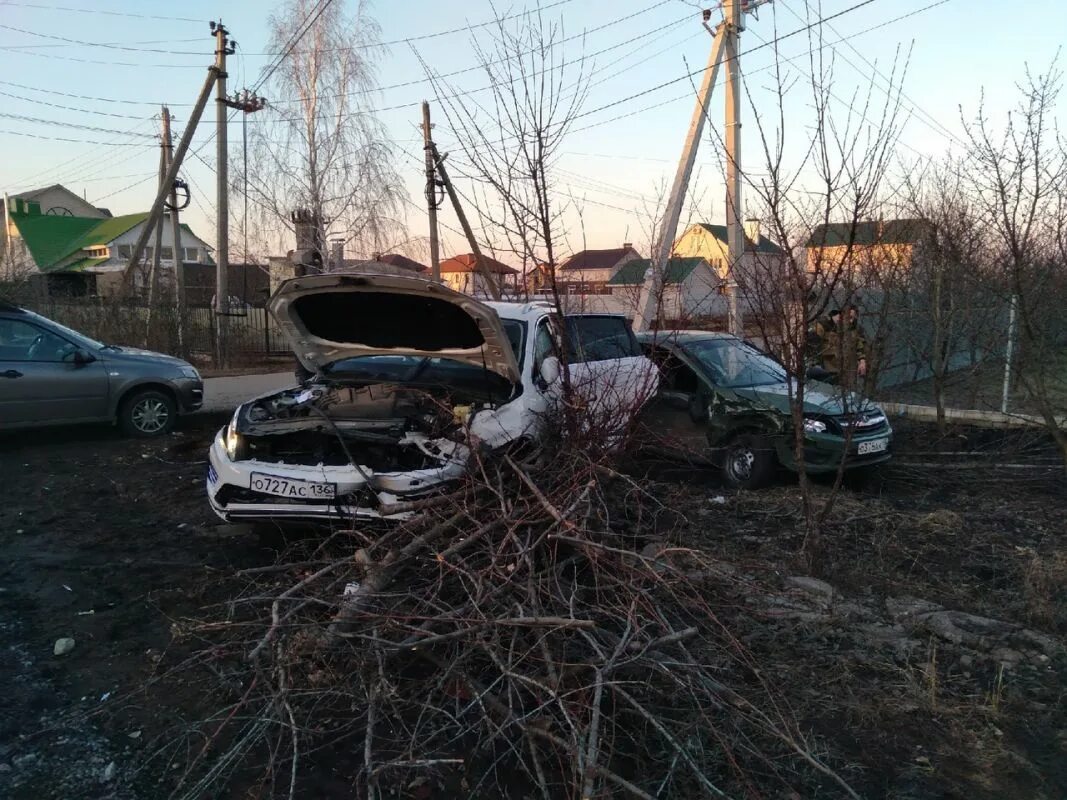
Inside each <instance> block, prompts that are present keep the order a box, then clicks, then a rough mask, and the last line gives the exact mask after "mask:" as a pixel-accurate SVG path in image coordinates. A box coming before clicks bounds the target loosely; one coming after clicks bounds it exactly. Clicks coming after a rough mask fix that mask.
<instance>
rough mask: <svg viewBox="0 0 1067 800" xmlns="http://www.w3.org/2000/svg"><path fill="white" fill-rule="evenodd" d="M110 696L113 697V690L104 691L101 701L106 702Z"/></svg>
mask: <svg viewBox="0 0 1067 800" xmlns="http://www.w3.org/2000/svg"><path fill="white" fill-rule="evenodd" d="M109 697H111V692H104V693H103V694H102V695H100V702H101V703H103V702H105V701H106V700H107V699H108V698H109Z"/></svg>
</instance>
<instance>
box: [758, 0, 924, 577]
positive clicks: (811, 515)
mask: <svg viewBox="0 0 1067 800" xmlns="http://www.w3.org/2000/svg"><path fill="white" fill-rule="evenodd" d="M810 13H811V12H810V10H809V16H810ZM808 36H809V44H810V60H809V62H808V64H807V69H804V68H800V75H799V76H798V75H797V73H796V72H795V71H794V70H793V69H791V68H790V67H789V66H788V65H787V62H786V59H785V58H784V57H783V56H782V55H781V53H780V52H778V45H777V38H776V39H775V42H776V43H775V67H774V73H773V78H772V80H771V82H770V84H771V85H770V92H771V93H772V96H773V97H774V98H775V102H774V103H773V104H772V106H771V109H772V110H770V111H766V110H764V109H765V108H766V106H765V104H763V103H760V102H757V101H756V100H755V98H754V94H753V89H754V87H753V85H752V84H751V83H750V84H748V85H747V86H746V92H747V95H748V100H749V105H750V106H751V115H752V118H753V122H754V125H753V126H752V127H753V128H754V129H755V131H756V135H755V136H753V137H751V138H750V140H749V141H752V142H753V143H754V145H755V144H756V142H758V152H759V153H760V158H761V160H762V161H763V164H762V166H761V168H762V173H761V174H759V175H755V174H752V175H748V176H746V183H747V198H748V203H749V204H750V207H751V209H752V213H753V215H754V216H756V217H758V218H760V220H761V223H762V225H763V227H764V229H765V230H768V231H769V232H770V235H771V236H772V238H774V239H775V240H776V241H777V242H778V243H779V244H780V245H781V247H782V248H783V251H784V254H783V255H782V256H774V257H768V256H766V255H763V254H760V253H758V252H755V253H752V254H751V258H750V259H749V260H748V262H747V263H746V264H745V265H743V270H744V272H745V273H746V274H744V275H743V282H744V286H745V294H746V297H745V304H746V305H747V306H748V307H749V308H750V309H751V310H752V312H753V317H754V319H753V322H754V324H755V325H756V326H757V327H759V328H760V329H761V333H762V336H763V338H764V340H765V341H767V342H773V343H774V346H775V350H776V354H777V355H778V357H779V358H780V360H781V361H782V364H783V365H784V366H785V368H786V370H787V372H788V373H789V375H790V378H791V380H790V384H789V385H790V390H789V403H790V410H791V421H792V425H791V437H792V450H793V457H794V460H795V462H796V464H797V469H798V472H799V476H800V487H801V495H802V501H803V506H804V517H805V521H806V529H807V536H806V540H805V551H806V553H807V554H808V556H809V558H811V557H813V556H814V555H815V554H816V553H817V552H818V550H819V543H820V537H819V529H820V526H821V523H822V521H823V520H824V519H825V517H826V515H827V514H828V513H829V511H830V509H831V507H832V504H833V502H834V497H835V495H836V491H837V488H838V487H839V486H840V484H841V480H842V477H843V468H844V465H843V463H842V464H841V466H839V468H838V472H837V475H836V478H835V481H834V485H833V489H832V490H831V491H830V492H829V494H816V493H815V492H813V491H812V487H811V485H810V481H809V478H808V474H807V469H806V467H805V444H806V433H805V422H806V410H807V401H806V399H805V397H806V394H807V388H808V381H807V372H808V368H809V367H810V366H811V365H812V362H811V352H810V347H809V330H810V328H811V326H812V325H813V323H814V322H815V321H816V320H818V319H820V317H822V316H824V315H825V314H826V313H827V311H828V310H829V308H830V306H832V305H835V304H836V305H843V304H846V303H849V302H853V301H854V300H855V299H856V296H857V292H858V290H859V289H860V288H861V286H862V284H863V281H864V279H865V276H864V258H863V256H864V249H863V241H862V240H861V238H860V233H861V231H862V227H863V223H865V222H867V221H869V220H871V219H873V218H876V217H877V214H878V209H879V206H880V201H881V199H882V194H883V192H884V189H885V187H884V183H885V178H886V174H887V170H888V168H889V166H890V164H891V161H892V158H893V152H894V146H895V144H896V141H897V139H898V135H899V130H900V105H901V103H900V84H901V82H902V79H903V75H902V72H901V71H900V69H899V68H898V66H897V64H894V66H893V69H892V71H891V73H890V76H889V79H888V85H889V88H888V89H882V88H881V87H879V86H878V84H877V83H876V80H875V78H873V77H872V78H870V79H869V82H868V83H867V84H865V85H861V86H859V87H858V88H857V89H856V90H855V91H854V92H852V93H851V94H849V95H848V96H847V97H846V98H841V97H839V95H838V94H837V91H839V89H838V88H837V86H836V84H835V79H834V63H833V59H832V56H831V55H830V54H831V53H832V51H831V50H829V49H828V48H825V47H824V46H823V41H822V26H821V25H818V24H814V23H813V24H812V25H811V27H810V28H809V33H808ZM799 86H804V88H805V91H806V93H807V94H808V95H809V96H810V100H809V102H808V108H809V109H810V114H811V117H810V119H809V120H807V121H806V122H801V121H800V120H797V119H795V118H793V117H790V118H789V119H788V121H787V119H786V111H785V109H786V95H787V94H788V93H791V92H793V91H795V90H796V89H797V88H798V87H799ZM879 94H881V95H882V96H881V97H880V98H879ZM835 104H836V106H837V107H836V108H835ZM793 132H801V133H799V135H800V136H802V137H803V140H802V142H800V144H802V147H801V148H799V152H801V153H803V156H802V158H801V159H800V160H799V161H797V160H795V159H791V158H789V157H788V156H787V143H788V144H789V145H790V148H789V151H790V152H795V151H797V150H798V148H797V147H796V143H794V142H791V141H788V140H789V139H790V138H791V137H792V135H793ZM753 149H756V148H755V147H752V148H750V150H749V152H751V151H752V150H753ZM802 174H806V175H813V176H814V177H807V178H804V177H802ZM839 338H840V345H839V346H840V347H841V348H842V352H841V353H839V359H840V361H841V363H847V357H848V353H846V352H844V350H845V349H846V348H847V347H848V346H849V345H848V343H847V337H845V336H841V337H839ZM862 388H863V387H862V384H861V383H860V382H859V378H858V376H857V375H856V373H855V372H850V371H849V370H848V369H843V370H842V372H841V375H840V380H839V384H838V386H837V394H838V398H839V400H840V403H841V405H842V408H843V409H844V417H843V419H844V420H846V424H845V427H844V430H845V434H846V448H847V447H848V446H849V444H850V441H851V435H852V431H853V427H852V426H851V425H850V424H847V420H848V419H849V418H850V416H851V415H852V414H854V413H855V412H857V411H859V410H861V409H860V408H859V407H857V403H856V398H857V396H856V394H855V392H854V390H859V389H862ZM861 402H862V401H861Z"/></svg>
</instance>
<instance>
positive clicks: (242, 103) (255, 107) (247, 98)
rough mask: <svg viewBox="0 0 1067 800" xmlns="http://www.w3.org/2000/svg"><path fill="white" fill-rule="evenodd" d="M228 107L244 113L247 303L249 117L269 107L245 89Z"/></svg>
mask: <svg viewBox="0 0 1067 800" xmlns="http://www.w3.org/2000/svg"><path fill="white" fill-rule="evenodd" d="M226 106H227V107H228V108H235V109H237V110H238V111H242V112H244V113H243V114H242V116H241V143H242V150H241V153H242V156H243V161H244V164H243V167H242V170H243V173H244V174H243V176H242V181H243V183H244V188H243V190H242V192H241V195H242V197H243V200H244V206H245V207H244V216H243V217H242V218H241V238H242V240H243V241H242V245H241V248H242V249H241V258H242V260H243V261H244V266H243V267H242V270H241V276H242V281H243V285H242V290H243V291H242V294H241V297H242V299H244V300H245V301H246V302H247V300H248V115H249V114H254V113H256V112H257V111H262V110H263V109H264V108H266V107H267V101H266V99H265V98H262V97H260V96H259V95H257V94H256V93H255V92H250V91H248V89H245V90H243V91H240V92H234V93H233V97H231V98H228V99H227V100H226Z"/></svg>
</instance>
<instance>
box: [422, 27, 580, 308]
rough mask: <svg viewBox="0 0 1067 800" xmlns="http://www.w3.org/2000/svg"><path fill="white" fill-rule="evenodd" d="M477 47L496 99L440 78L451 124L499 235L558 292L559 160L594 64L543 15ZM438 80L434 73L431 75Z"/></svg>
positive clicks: (483, 212)
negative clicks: (574, 49) (457, 88)
mask: <svg viewBox="0 0 1067 800" xmlns="http://www.w3.org/2000/svg"><path fill="white" fill-rule="evenodd" d="M492 31H493V33H492V36H491V38H490V39H489V40H488V41H479V40H475V41H474V42H473V49H474V53H475V57H476V59H477V62H478V64H479V65H480V66H481V69H482V72H483V73H484V75H485V77H486V78H487V79H488V83H489V86H490V89H489V97H488V99H486V100H484V101H483V100H479V99H478V97H477V95H476V94H473V93H467V94H461V93H459V92H456V91H454V90H452V89H451V87H449V86H448V85H447V84H446V83H444V82H442V81H441V80H440V79H439V78H435V79H434V83H435V86H436V87H437V93H438V99H439V100H440V102H441V104H442V106H443V108H444V111H445V115H446V117H447V119H448V123H449V126H450V127H451V128H452V130H453V131H454V132H455V133H456V137H457V144H458V146H459V148H460V150H461V151H462V155H463V157H464V159H465V162H466V163H465V164H463V165H462V166H461V168H460V169H461V174H462V175H464V177H467V178H469V179H471V180H472V181H474V183H475V186H476V189H475V193H476V199H477V206H478V213H479V216H480V217H481V219H482V221H483V225H485V226H491V227H492V228H493V229H495V230H499V231H500V232H501V233H502V235H503V237H504V240H505V242H506V245H504V246H501V247H500V248H499V249H502V250H503V249H507V250H509V251H510V252H512V253H514V254H515V256H516V257H517V258H518V259H519V260H520V261H521V262H522V263H523V265H524V266H525V265H533V264H537V265H539V266H540V267H541V268H542V269H543V271H544V272H545V273H546V275H547V276H548V278H549V283H550V286H551V289H552V291H553V293H556V286H555V273H556V267H557V266H558V263H559V261H558V259H559V256H560V248H561V244H562V243H563V241H564V240H565V231H564V225H563V215H564V211H565V209H566V204H565V202H561V201H560V200H559V199H558V196H557V195H556V194H555V191H554V190H555V180H554V177H553V174H552V170H553V166H554V161H555V159H556V157H557V156H558V155H559V153H560V149H561V145H562V144H563V142H564V140H565V139H566V137H567V134H568V132H569V130H570V128H571V125H572V122H573V120H574V118H575V116H576V115H577V113H578V111H579V109H580V108H581V106H582V103H583V101H584V100H585V96H586V89H587V83H588V82H587V79H586V72H585V60H584V57H582V56H580V55H579V56H574V55H573V54H571V53H569V52H568V51H567V50H566V49H565V48H563V47H562V46H561V45H562V42H563V41H564V39H565V37H564V32H563V24H562V22H559V21H549V20H547V19H546V18H545V16H544V15H543V14H542V13H541V12H540V11H535V12H531V13H530V14H524V15H522V16H520V17H519V18H518V19H517V20H515V21H514V22H512V23H510V24H509V22H508V21H506V20H505V19H504V18H501V19H499V20H498V22H497V25H496V26H495V27H494V28H493V29H492ZM431 75H432V73H431Z"/></svg>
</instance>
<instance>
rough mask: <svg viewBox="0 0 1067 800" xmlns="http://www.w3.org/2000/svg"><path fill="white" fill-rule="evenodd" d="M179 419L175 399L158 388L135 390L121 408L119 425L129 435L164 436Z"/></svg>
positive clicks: (142, 436)
mask: <svg viewBox="0 0 1067 800" xmlns="http://www.w3.org/2000/svg"><path fill="white" fill-rule="evenodd" d="M177 419H178V407H177V405H176V404H175V402H174V399H173V398H172V397H170V395H167V394H165V393H164V392H161V391H159V390H158V389H145V390H144V391H140V392H135V393H134V394H132V395H130V396H129V397H128V398H126V400H125V402H123V404H122V408H121V409H120V410H119V426H120V427H121V428H122V430H123V432H124V433H126V434H127V435H128V436H138V437H141V438H149V437H152V436H162V435H163V434H165V433H170V432H171V431H172V430H173V429H174V423H175V422H177Z"/></svg>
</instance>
